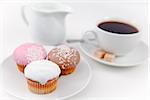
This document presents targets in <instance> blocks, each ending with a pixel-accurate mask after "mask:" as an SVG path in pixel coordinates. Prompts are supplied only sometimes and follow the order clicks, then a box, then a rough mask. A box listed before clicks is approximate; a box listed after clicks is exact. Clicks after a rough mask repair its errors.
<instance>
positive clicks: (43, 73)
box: [24, 60, 61, 85]
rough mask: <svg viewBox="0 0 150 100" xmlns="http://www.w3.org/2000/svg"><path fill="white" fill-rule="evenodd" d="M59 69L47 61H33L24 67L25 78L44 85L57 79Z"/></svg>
mask: <svg viewBox="0 0 150 100" xmlns="http://www.w3.org/2000/svg"><path fill="white" fill-rule="evenodd" d="M60 72H61V71H60V68H59V66H58V65H57V64H55V63H53V62H51V61H48V60H39V61H33V62H31V63H30V64H28V65H27V66H26V67H25V71H24V74H25V77H26V78H27V79H31V80H33V81H36V82H39V83H40V84H42V85H44V84H46V83H47V81H49V80H52V79H54V78H57V77H59V75H60Z"/></svg>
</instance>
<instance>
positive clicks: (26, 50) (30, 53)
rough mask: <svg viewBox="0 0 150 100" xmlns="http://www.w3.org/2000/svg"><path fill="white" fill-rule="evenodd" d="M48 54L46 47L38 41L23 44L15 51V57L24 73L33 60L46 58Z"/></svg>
mask: <svg viewBox="0 0 150 100" xmlns="http://www.w3.org/2000/svg"><path fill="white" fill-rule="evenodd" d="M46 56H47V53H46V50H45V49H44V47H43V46H42V45H40V44H36V43H25V44H22V45H20V46H19V47H17V48H16V49H15V50H14V52H13V59H14V61H15V62H16V64H17V66H18V69H19V71H21V72H22V73H24V68H25V67H26V65H27V64H29V63H30V62H32V61H36V60H43V59H46Z"/></svg>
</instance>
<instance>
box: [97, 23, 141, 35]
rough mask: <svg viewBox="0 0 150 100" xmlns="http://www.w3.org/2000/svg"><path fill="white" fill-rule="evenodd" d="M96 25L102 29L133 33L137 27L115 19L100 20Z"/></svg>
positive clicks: (136, 30)
mask: <svg viewBox="0 0 150 100" xmlns="http://www.w3.org/2000/svg"><path fill="white" fill-rule="evenodd" d="M98 27H99V28H100V29H102V30H105V31H108V32H111V33H116V34H134V33H137V32H138V29H137V28H135V27H134V26H132V25H130V24H127V23H123V22H117V21H107V22H102V23H100V24H98Z"/></svg>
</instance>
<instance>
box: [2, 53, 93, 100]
mask: <svg viewBox="0 0 150 100" xmlns="http://www.w3.org/2000/svg"><path fill="white" fill-rule="evenodd" d="M9 57H12V55H9V56H7V57H5V58H4V59H3V60H2V62H1V63H0V69H1V71H3V70H2V69H3V66H2V65H3V63H4V62H5V61H6V59H8V58H9ZM80 61H84V62H85V63H86V64H87V68H88V70H89V75H88V79H87V82H86V83H85V85H84V86H83V87H82V88H81V89H79V90H77V91H76V92H74V93H72V94H70V95H68V96H65V97H61V98H50V99H53V100H55V99H57V100H64V99H67V98H70V97H72V96H75V95H77V94H78V93H80V92H82V91H83V90H84V89H85V88H86V87H87V86H88V84H89V83H90V80H91V78H92V76H93V75H92V68H91V66H90V64H89V63H88V62H87V61H86V60H85V58H84V57H81V60H80ZM1 73H3V72H1ZM1 77H2V78H1V80H0V81H1V83H2V84H1V85H2V89H3V90H4V91H5V92H6V93H8V94H10V95H11V96H13V97H16V98H19V99H21V100H28V98H26V97H19V96H17V95H15V94H13V93H12V92H10V91H9V90H7V89H5V87H4V85H3V84H4V83H3V82H2V81H3V76H2V74H1ZM31 99H33V100H34V99H36V98H31ZM36 100H38V99H36Z"/></svg>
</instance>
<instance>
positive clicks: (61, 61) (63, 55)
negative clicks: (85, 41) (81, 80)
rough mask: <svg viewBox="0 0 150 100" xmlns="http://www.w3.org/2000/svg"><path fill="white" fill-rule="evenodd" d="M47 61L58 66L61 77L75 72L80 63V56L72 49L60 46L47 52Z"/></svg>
mask: <svg viewBox="0 0 150 100" xmlns="http://www.w3.org/2000/svg"><path fill="white" fill-rule="evenodd" d="M48 60H50V61H53V62H54V63H56V64H58V65H59V67H60V69H61V75H67V74H70V73H72V72H73V71H74V70H75V68H76V66H77V65H78V63H79V61H80V54H79V52H78V51H77V50H76V49H74V48H72V47H68V46H66V45H60V46H57V47H56V48H54V49H52V50H51V51H50V52H49V54H48Z"/></svg>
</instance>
